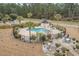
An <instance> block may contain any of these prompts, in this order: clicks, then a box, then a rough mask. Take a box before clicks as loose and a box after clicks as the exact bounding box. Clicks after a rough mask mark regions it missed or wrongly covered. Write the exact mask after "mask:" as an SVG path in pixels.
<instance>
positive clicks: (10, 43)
mask: <svg viewBox="0 0 79 59" xmlns="http://www.w3.org/2000/svg"><path fill="white" fill-rule="evenodd" d="M0 55H7V56H8V55H9V56H10V55H13V56H15V55H18V56H20V55H21V56H24V55H27V56H36V55H43V51H42V45H41V44H40V43H24V42H21V41H20V40H18V39H14V38H13V35H12V29H0Z"/></svg>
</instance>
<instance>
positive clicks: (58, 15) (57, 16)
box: [54, 14, 62, 20]
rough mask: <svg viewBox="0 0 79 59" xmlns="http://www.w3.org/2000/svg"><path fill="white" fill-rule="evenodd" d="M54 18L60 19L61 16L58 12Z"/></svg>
mask: <svg viewBox="0 0 79 59" xmlns="http://www.w3.org/2000/svg"><path fill="white" fill-rule="evenodd" d="M54 18H55V19H56V20H61V18H62V16H61V15H60V14H56V15H55V16H54Z"/></svg>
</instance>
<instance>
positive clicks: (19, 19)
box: [17, 16, 23, 24]
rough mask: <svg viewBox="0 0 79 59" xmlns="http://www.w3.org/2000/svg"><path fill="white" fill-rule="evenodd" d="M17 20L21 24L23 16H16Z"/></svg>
mask: <svg viewBox="0 0 79 59" xmlns="http://www.w3.org/2000/svg"><path fill="white" fill-rule="evenodd" d="M17 20H18V21H19V24H21V20H23V17H22V16H18V17H17Z"/></svg>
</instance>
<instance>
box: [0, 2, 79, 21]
mask: <svg viewBox="0 0 79 59" xmlns="http://www.w3.org/2000/svg"><path fill="white" fill-rule="evenodd" d="M29 12H30V13H31V14H32V17H31V18H37V19H41V18H47V19H51V20H55V18H56V19H57V20H58V19H59V20H60V19H61V18H63V20H65V19H66V20H79V4H78V3H0V20H2V19H3V20H5V19H8V20H12V19H13V20H14V19H16V18H17V15H18V16H20V17H18V18H22V17H24V18H27V17H28V16H27V14H28V13H29ZM21 16H22V17H21Z"/></svg>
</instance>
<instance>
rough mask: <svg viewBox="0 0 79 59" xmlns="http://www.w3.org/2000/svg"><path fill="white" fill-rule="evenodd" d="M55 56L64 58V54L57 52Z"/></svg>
mask: <svg viewBox="0 0 79 59" xmlns="http://www.w3.org/2000/svg"><path fill="white" fill-rule="evenodd" d="M54 55H55V56H63V54H62V53H59V52H55V53H54Z"/></svg>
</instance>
